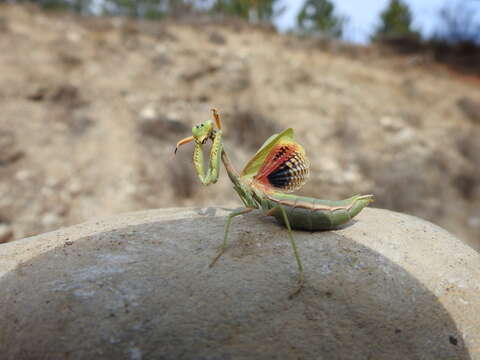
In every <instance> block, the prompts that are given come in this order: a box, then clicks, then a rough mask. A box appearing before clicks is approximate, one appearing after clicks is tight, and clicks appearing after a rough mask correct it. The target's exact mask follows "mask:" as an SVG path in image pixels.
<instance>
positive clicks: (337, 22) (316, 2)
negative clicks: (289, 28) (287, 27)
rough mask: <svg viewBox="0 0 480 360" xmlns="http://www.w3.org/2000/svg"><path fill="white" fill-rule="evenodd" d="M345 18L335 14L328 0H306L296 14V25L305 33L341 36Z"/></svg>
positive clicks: (333, 7) (332, 5)
mask: <svg viewBox="0 0 480 360" xmlns="http://www.w3.org/2000/svg"><path fill="white" fill-rule="evenodd" d="M345 23H346V18H345V17H342V16H338V15H336V14H335V5H334V4H333V3H332V2H331V1H330V0H307V1H306V2H305V4H304V5H303V7H302V9H301V10H300V12H299V14H298V16H297V26H298V29H299V30H300V32H302V33H305V34H314V33H320V34H326V35H329V36H333V37H341V36H342V34H343V27H344V25H345Z"/></svg>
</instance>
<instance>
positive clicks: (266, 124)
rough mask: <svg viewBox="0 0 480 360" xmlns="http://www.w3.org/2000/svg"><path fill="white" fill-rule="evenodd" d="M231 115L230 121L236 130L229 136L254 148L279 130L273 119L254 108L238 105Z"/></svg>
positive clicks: (258, 146)
mask: <svg viewBox="0 0 480 360" xmlns="http://www.w3.org/2000/svg"><path fill="white" fill-rule="evenodd" d="M231 117H232V119H231V120H228V123H229V124H231V125H230V126H231V127H234V128H235V131H234V132H230V133H229V136H231V137H232V138H233V139H234V140H235V141H236V142H237V143H239V144H241V145H242V146H247V147H248V148H250V149H252V150H257V149H258V148H260V146H262V144H263V143H264V142H265V140H267V139H268V138H269V137H270V136H271V135H273V134H275V133H278V132H279V129H278V127H277V126H276V124H275V123H274V122H273V120H272V119H270V118H267V117H265V116H264V115H263V114H262V113H260V112H258V111H256V110H254V109H250V108H247V109H245V108H238V107H237V108H235V110H234V112H233V114H232V115H231Z"/></svg>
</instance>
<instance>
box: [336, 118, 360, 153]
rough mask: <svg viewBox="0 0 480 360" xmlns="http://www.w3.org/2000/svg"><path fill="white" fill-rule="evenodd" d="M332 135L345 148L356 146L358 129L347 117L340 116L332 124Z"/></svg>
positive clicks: (358, 140)
mask: <svg viewBox="0 0 480 360" xmlns="http://www.w3.org/2000/svg"><path fill="white" fill-rule="evenodd" d="M332 136H333V137H334V138H336V139H337V140H338V141H339V142H340V144H341V145H342V147H344V148H346V149H352V148H358V146H359V142H360V138H359V135H358V130H357V129H356V128H355V127H354V125H353V124H352V122H351V121H350V120H348V118H347V117H345V116H341V117H340V118H339V119H338V120H336V121H335V123H334V125H333V131H332Z"/></svg>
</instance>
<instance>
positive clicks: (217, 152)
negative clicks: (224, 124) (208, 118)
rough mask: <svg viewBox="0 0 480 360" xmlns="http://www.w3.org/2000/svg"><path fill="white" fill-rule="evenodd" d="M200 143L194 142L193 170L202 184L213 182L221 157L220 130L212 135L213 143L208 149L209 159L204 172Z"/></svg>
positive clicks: (216, 178) (215, 178) (215, 179)
mask: <svg viewBox="0 0 480 360" xmlns="http://www.w3.org/2000/svg"><path fill="white" fill-rule="evenodd" d="M202 145H203V144H202V143H200V142H195V149H194V151H193V164H194V166H195V171H196V172H197V175H198V177H199V178H200V181H201V182H202V184H203V185H210V184H215V183H216V182H217V180H218V174H219V171H220V161H221V158H222V150H223V142H222V130H217V131H216V132H215V134H214V136H213V144H212V148H211V149H210V161H209V165H208V169H207V172H206V173H205V169H204V164H203V151H202Z"/></svg>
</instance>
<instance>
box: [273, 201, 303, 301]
mask: <svg viewBox="0 0 480 360" xmlns="http://www.w3.org/2000/svg"><path fill="white" fill-rule="evenodd" d="M277 209H278V210H280V212H281V213H282V217H283V220H284V222H285V225H286V226H287V230H288V239H289V240H290V244H291V245H292V249H293V254H294V255H295V259H296V260H297V266H298V272H299V278H298V284H297V287H296V288H295V289H294V290H293V291H292V293H291V294H290V295H289V298H290V299H291V298H293V297H294V296H295V295H297V294H298V293H299V292H300V290H302V288H303V284H304V282H305V278H304V275H303V265H302V261H301V260H300V255H299V253H298V248H297V244H296V243H295V240H294V239H293V234H292V228H291V226H290V221H288V216H287V213H286V211H285V209H284V208H283V206H281V205H277V206H276V207H274V208H272V209H270V210H269V211H268V212H267V215H272V214H273V213H274V212H275V211H277Z"/></svg>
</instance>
